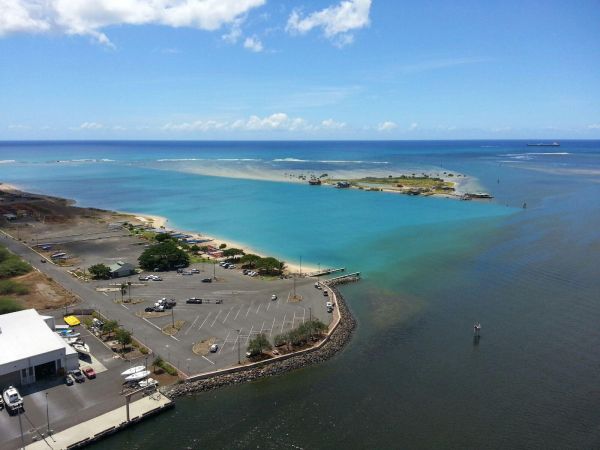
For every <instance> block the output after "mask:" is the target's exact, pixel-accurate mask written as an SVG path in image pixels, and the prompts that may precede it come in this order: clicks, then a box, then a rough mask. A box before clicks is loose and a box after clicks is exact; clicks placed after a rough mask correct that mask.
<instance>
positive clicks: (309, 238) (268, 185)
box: [0, 141, 600, 449]
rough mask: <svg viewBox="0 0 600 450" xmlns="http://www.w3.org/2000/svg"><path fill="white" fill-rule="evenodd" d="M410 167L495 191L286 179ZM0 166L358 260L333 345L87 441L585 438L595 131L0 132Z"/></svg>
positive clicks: (590, 399)
mask: <svg viewBox="0 0 600 450" xmlns="http://www.w3.org/2000/svg"><path fill="white" fill-rule="evenodd" d="M422 172H426V173H430V174H436V173H440V174H443V173H444V172H446V175H447V174H448V173H453V174H454V175H455V176H457V175H465V177H462V176H461V177H457V178H456V179H459V178H460V179H462V180H463V181H462V183H463V185H464V188H465V189H468V190H482V191H487V192H490V193H492V194H493V195H494V197H495V198H494V199H493V200H491V201H469V202H464V201H458V200H454V199H446V198H432V197H428V198H422V197H409V196H403V195H397V194H387V193H376V192H364V191H358V190H338V189H332V188H328V187H324V186H321V187H312V186H308V185H307V184H306V183H300V182H290V180H291V181H298V179H297V177H298V176H299V175H305V176H307V175H310V174H316V175H317V176H318V175H320V174H324V173H328V174H330V175H336V176H340V177H344V176H352V175H364V174H370V173H373V174H377V175H379V176H385V175H386V174H390V175H394V174H399V173H417V174H418V173H422ZM0 180H1V181H3V182H6V183H10V184H15V185H17V186H19V187H22V188H23V189H26V190H30V191H34V192H41V193H48V194H53V195H58V196H63V197H67V198H72V199H75V200H77V202H78V203H79V204H81V205H84V206H95V207H101V208H110V209H118V210H125V211H134V212H138V213H146V214H156V215H162V216H166V217H168V218H169V224H170V225H171V226H173V227H177V228H182V229H186V230H194V231H199V232H202V233H206V234H208V235H215V236H218V237H222V238H224V239H231V240H234V241H238V242H243V243H246V244H248V245H249V246H251V247H253V248H256V249H259V250H261V251H262V252H263V253H268V254H273V255H275V256H278V257H281V258H283V259H284V260H286V261H288V262H290V263H298V262H299V260H300V258H302V261H303V263H305V264H310V265H313V266H314V265H317V264H320V265H321V266H345V267H347V268H348V269H349V270H358V271H360V272H361V273H362V274H363V277H364V278H363V280H362V281H361V282H360V283H356V284H353V285H347V286H344V287H343V288H342V293H343V295H344V297H345V298H346V300H347V302H348V304H349V306H350V308H351V310H352V311H353V313H354V315H355V317H356V319H357V321H358V328H357V331H356V333H355V335H354V337H353V340H352V342H351V343H350V344H349V345H348V347H347V348H346V349H345V350H344V351H343V352H341V353H340V354H339V355H337V356H336V357H335V358H333V359H332V360H330V361H328V362H327V363H325V364H321V365H318V366H315V367H311V368H307V369H303V370H299V371H297V372H294V373H291V374H287V375H284V376H281V377H274V378H269V379H265V380H261V381H258V382H255V383H251V384H247V385H243V386H235V387H230V388H226V389H223V390H220V391H215V392H210V393H206V394H199V395H196V396H194V397H190V398H186V399H182V400H180V401H178V402H177V407H176V408H175V409H174V410H173V411H171V412H168V413H166V414H163V415H161V416H160V417H157V418H155V419H152V420H150V421H148V422H145V423H143V424H140V425H138V426H136V427H135V428H132V429H130V430H128V431H125V432H123V433H120V434H119V435H116V436H114V437H111V438H109V439H107V440H105V441H102V442H100V443H99V444H97V445H96V446H95V447H96V448H106V449H109V448H132V449H136V448H139V449H141V448H144V449H150V448H249V447H260V448H340V447H344V448H432V447H435V448H507V447H509V448H597V447H598V446H599V445H600V388H598V385H599V382H600V381H599V379H598V375H597V374H598V371H599V368H600V352H598V350H597V349H598V348H600V332H599V331H598V323H599V322H600V265H599V264H598V262H599V261H600V259H599V250H600V143H599V142H592V141H562V142H561V147H558V148H555V147H527V146H526V142H525V141H452V142H450V141H432V142H427V141H415V142H408V141H406V142H405V141H402V142H43V143H42V142H19V143H11V142H3V143H0ZM286 180H287V181H286ZM524 204H526V208H523V205H524ZM475 321H479V322H481V324H482V337H481V339H480V340H479V341H474V340H473V336H472V326H473V323H474V322H475Z"/></svg>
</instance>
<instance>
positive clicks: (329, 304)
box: [325, 302, 333, 308]
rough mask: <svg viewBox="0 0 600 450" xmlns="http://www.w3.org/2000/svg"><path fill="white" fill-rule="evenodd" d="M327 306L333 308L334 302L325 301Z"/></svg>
mask: <svg viewBox="0 0 600 450" xmlns="http://www.w3.org/2000/svg"><path fill="white" fill-rule="evenodd" d="M325 306H326V307H327V308H333V303H331V302H327V303H325Z"/></svg>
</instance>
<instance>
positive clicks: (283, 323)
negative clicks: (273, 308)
mask: <svg viewBox="0 0 600 450" xmlns="http://www.w3.org/2000/svg"><path fill="white" fill-rule="evenodd" d="M286 317H287V313H285V316H283V322H281V332H282V333H283V326H284V325H285V318H286Z"/></svg>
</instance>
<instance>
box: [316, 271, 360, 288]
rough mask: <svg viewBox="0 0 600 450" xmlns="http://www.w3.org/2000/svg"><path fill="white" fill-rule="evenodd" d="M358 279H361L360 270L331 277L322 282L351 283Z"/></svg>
mask: <svg viewBox="0 0 600 450" xmlns="http://www.w3.org/2000/svg"><path fill="white" fill-rule="evenodd" d="M358 280H360V272H353V273H349V274H346V275H340V276H338V277H333V278H329V279H328V280H323V281H321V283H323V284H326V285H327V286H336V285H338V284H345V283H351V282H353V281H358Z"/></svg>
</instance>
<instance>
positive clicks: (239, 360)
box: [237, 329, 242, 364]
mask: <svg viewBox="0 0 600 450" xmlns="http://www.w3.org/2000/svg"><path fill="white" fill-rule="evenodd" d="M237 333H238V338H237V344H238V364H241V363H242V359H241V357H240V330H239V329H238V330H237Z"/></svg>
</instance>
